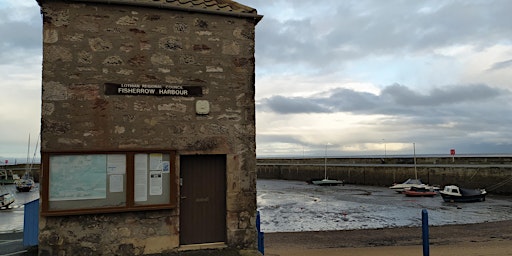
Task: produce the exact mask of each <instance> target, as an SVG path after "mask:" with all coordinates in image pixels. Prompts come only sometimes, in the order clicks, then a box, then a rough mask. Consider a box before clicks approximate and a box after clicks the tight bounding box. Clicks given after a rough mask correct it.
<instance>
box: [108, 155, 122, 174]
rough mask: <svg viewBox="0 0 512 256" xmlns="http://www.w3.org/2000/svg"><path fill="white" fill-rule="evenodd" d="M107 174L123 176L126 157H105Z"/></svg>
mask: <svg viewBox="0 0 512 256" xmlns="http://www.w3.org/2000/svg"><path fill="white" fill-rule="evenodd" d="M107 173H108V174H125V173H126V155H121V154H119V155H117V154H116V155H107Z"/></svg>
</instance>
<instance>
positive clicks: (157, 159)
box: [149, 153, 162, 170]
mask: <svg viewBox="0 0 512 256" xmlns="http://www.w3.org/2000/svg"><path fill="white" fill-rule="evenodd" d="M149 169H150V170H161V169H162V154H160V153H153V154H149Z"/></svg>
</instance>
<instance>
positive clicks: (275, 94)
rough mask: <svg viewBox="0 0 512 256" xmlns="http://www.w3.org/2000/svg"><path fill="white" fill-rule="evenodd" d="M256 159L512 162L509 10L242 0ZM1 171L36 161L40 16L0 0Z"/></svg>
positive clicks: (32, 6)
mask: <svg viewBox="0 0 512 256" xmlns="http://www.w3.org/2000/svg"><path fill="white" fill-rule="evenodd" d="M239 2H240V3H242V4H245V5H249V6H251V7H254V8H256V9H257V10H258V13H259V14H262V15H264V18H263V19H262V21H261V22H260V23H259V24H258V25H257V27H256V103H257V113H256V121H257V154H258V156H260V157H262V156H323V155H325V154H326V151H327V155H329V156H338V155H341V156H352V155H384V154H387V155H403V154H412V153H413V143H414V145H415V150H416V154H449V152H450V149H452V148H454V149H456V151H457V154H498V153H509V154H512V129H511V125H512V20H511V18H510V10H512V1H508V0H460V1H457V0H451V1H446V0H438V1H435V0H429V1H426V0H425V1H422V0H417V1H406V0H386V1H382V0H354V1H350V0H343V1H340V0H319V1H310V0H308V1H306V0H273V1H272V0H239ZM0 17H1V18H0V67H1V68H0V86H1V87H0V88H1V90H0V93H1V94H0V95H1V96H2V98H1V100H0V120H1V121H2V125H1V126H0V136H1V137H0V161H2V160H3V159H6V158H11V157H21V158H23V157H26V156H27V143H28V136H29V134H30V136H31V141H32V143H31V144H32V152H30V155H32V154H33V151H34V149H33V148H34V147H35V141H36V137H37V136H38V133H39V127H40V104H41V101H40V91H41V86H40V84H41V51H42V49H41V16H40V13H39V7H38V6H37V4H36V1H35V0H34V1H30V0H24V1H19V0H0Z"/></svg>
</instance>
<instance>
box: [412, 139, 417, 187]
mask: <svg viewBox="0 0 512 256" xmlns="http://www.w3.org/2000/svg"><path fill="white" fill-rule="evenodd" d="M412 148H413V152H414V178H415V179H418V170H417V169H416V143H412Z"/></svg>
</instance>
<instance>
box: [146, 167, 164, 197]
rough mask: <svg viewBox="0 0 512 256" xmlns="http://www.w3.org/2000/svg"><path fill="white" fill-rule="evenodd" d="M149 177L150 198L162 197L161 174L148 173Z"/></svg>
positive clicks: (155, 172) (159, 172) (156, 172)
mask: <svg viewBox="0 0 512 256" xmlns="http://www.w3.org/2000/svg"><path fill="white" fill-rule="evenodd" d="M149 177H150V180H149V194H150V195H152V196H160V195H162V172H161V171H150V172H149Z"/></svg>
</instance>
